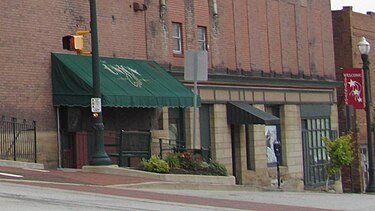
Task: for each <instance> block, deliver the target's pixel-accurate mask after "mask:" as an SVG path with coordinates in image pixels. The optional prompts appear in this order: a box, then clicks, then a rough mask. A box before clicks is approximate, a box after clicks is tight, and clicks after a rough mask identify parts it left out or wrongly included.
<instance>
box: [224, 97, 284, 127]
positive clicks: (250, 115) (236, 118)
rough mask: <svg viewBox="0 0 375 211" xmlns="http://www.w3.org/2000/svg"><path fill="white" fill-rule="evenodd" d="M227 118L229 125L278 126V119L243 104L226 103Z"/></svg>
mask: <svg viewBox="0 0 375 211" xmlns="http://www.w3.org/2000/svg"><path fill="white" fill-rule="evenodd" d="M227 117H228V123H230V124H235V125H236V124H246V125H253V124H264V125H278V124H280V119H279V118H278V117H276V116H274V115H272V114H269V113H267V112H264V111H262V110H260V109H257V108H255V107H254V106H251V105H249V104H247V103H244V102H228V104H227Z"/></svg>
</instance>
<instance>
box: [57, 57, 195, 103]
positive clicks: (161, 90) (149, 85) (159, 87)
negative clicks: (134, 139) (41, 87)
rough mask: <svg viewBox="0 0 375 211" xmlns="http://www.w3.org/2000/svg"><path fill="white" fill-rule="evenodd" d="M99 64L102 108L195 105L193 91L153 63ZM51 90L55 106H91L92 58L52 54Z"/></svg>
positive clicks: (102, 61)
mask: <svg viewBox="0 0 375 211" xmlns="http://www.w3.org/2000/svg"><path fill="white" fill-rule="evenodd" d="M99 61H100V63H99V66H100V67H99V72H100V84H101V94H102V106H103V107H148V108H152V107H192V106H194V94H193V92H192V91H191V90H190V89H188V88H187V87H185V86H184V85H183V84H182V83H180V82H179V81H178V80H177V79H175V78H174V77H173V76H172V75H170V74H169V73H168V72H167V71H166V70H164V69H163V68H162V67H161V66H160V65H159V64H157V63H156V62H154V61H147V60H136V59H123V58H110V57H100V59H99ZM52 88H53V104H54V106H90V105H91V98H92V96H93V87H92V59H91V56H81V55H71V54H58V53H53V54H52ZM197 105H198V106H199V105H200V99H199V97H198V101H197Z"/></svg>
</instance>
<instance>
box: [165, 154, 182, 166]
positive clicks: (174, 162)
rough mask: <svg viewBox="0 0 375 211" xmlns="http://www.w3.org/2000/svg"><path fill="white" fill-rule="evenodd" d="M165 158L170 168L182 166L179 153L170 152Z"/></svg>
mask: <svg viewBox="0 0 375 211" xmlns="http://www.w3.org/2000/svg"><path fill="white" fill-rule="evenodd" d="M163 160H164V161H165V162H167V163H168V166H169V168H180V167H181V161H180V159H179V154H177V153H168V154H167V156H166V157H165V158H164V159H163Z"/></svg>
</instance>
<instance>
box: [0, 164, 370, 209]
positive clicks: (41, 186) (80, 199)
mask: <svg viewBox="0 0 375 211" xmlns="http://www.w3.org/2000/svg"><path fill="white" fill-rule="evenodd" d="M150 182H160V181H157V180H151V179H146V178H140V177H129V176H116V175H108V174H97V173H87V172H80V171H72V170H66V169H65V170H64V171H62V170H35V169H25V168H10V167H0V205H1V206H0V210H54V211H58V210H94V211H96V210H179V209H181V210H254V211H279V210H287V211H313V210H320V211H324V210H326V211H327V210H348V211H357V210H358V211H370V210H375V209H374V207H375V200H374V199H375V195H367V194H333V193H316V192H255V191H206V190H188V189H185V190H181V189H178V188H177V189H175V190H165V189H161V188H160V189H131V188H130V187H131V186H127V185H132V184H137V183H150Z"/></svg>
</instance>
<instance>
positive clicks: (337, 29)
mask: <svg viewBox="0 0 375 211" xmlns="http://www.w3.org/2000/svg"><path fill="white" fill-rule="evenodd" d="M332 20H333V32H334V43H335V45H334V46H335V62H336V75H337V76H336V78H337V79H338V80H340V81H342V80H343V78H342V68H351V67H359V68H361V67H362V60H361V56H360V54H359V51H358V48H357V44H358V42H359V40H360V38H361V37H362V36H365V37H366V38H367V40H368V42H369V43H370V44H372V45H373V44H375V15H374V13H369V14H367V15H365V14H361V13H355V12H353V11H352V8H351V7H346V8H344V9H343V10H340V11H335V12H332ZM369 60H370V62H371V61H373V60H375V52H374V51H370V55H369ZM373 68H375V66H374V65H373V64H370V78H373V76H372V75H371V72H372V71H371V70H373ZM370 83H371V87H372V90H374V89H375V82H374V80H370ZM371 94H372V99H375V98H374V97H375V95H374V94H375V93H374V91H372V92H371ZM337 95H338V96H337V97H338V102H339V109H338V112H339V117H340V118H339V125H340V133H345V132H347V126H346V118H347V117H346V112H345V108H346V106H345V105H344V99H343V89H342V88H340V89H338V94H337ZM352 124H353V129H352V130H353V131H354V132H355V135H356V137H355V140H356V142H355V143H354V146H355V148H356V159H355V160H354V162H353V164H352V167H353V168H352V174H353V176H352V178H353V181H352V184H353V187H354V191H356V192H361V191H363V184H362V182H363V180H362V169H361V159H362V157H361V156H360V154H359V147H360V144H367V131H366V119H365V111H364V110H355V111H354V114H353V121H352ZM342 174H343V184H344V188H345V189H346V190H350V188H351V186H350V185H351V183H350V169H348V168H345V169H344V170H343V172H342Z"/></svg>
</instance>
